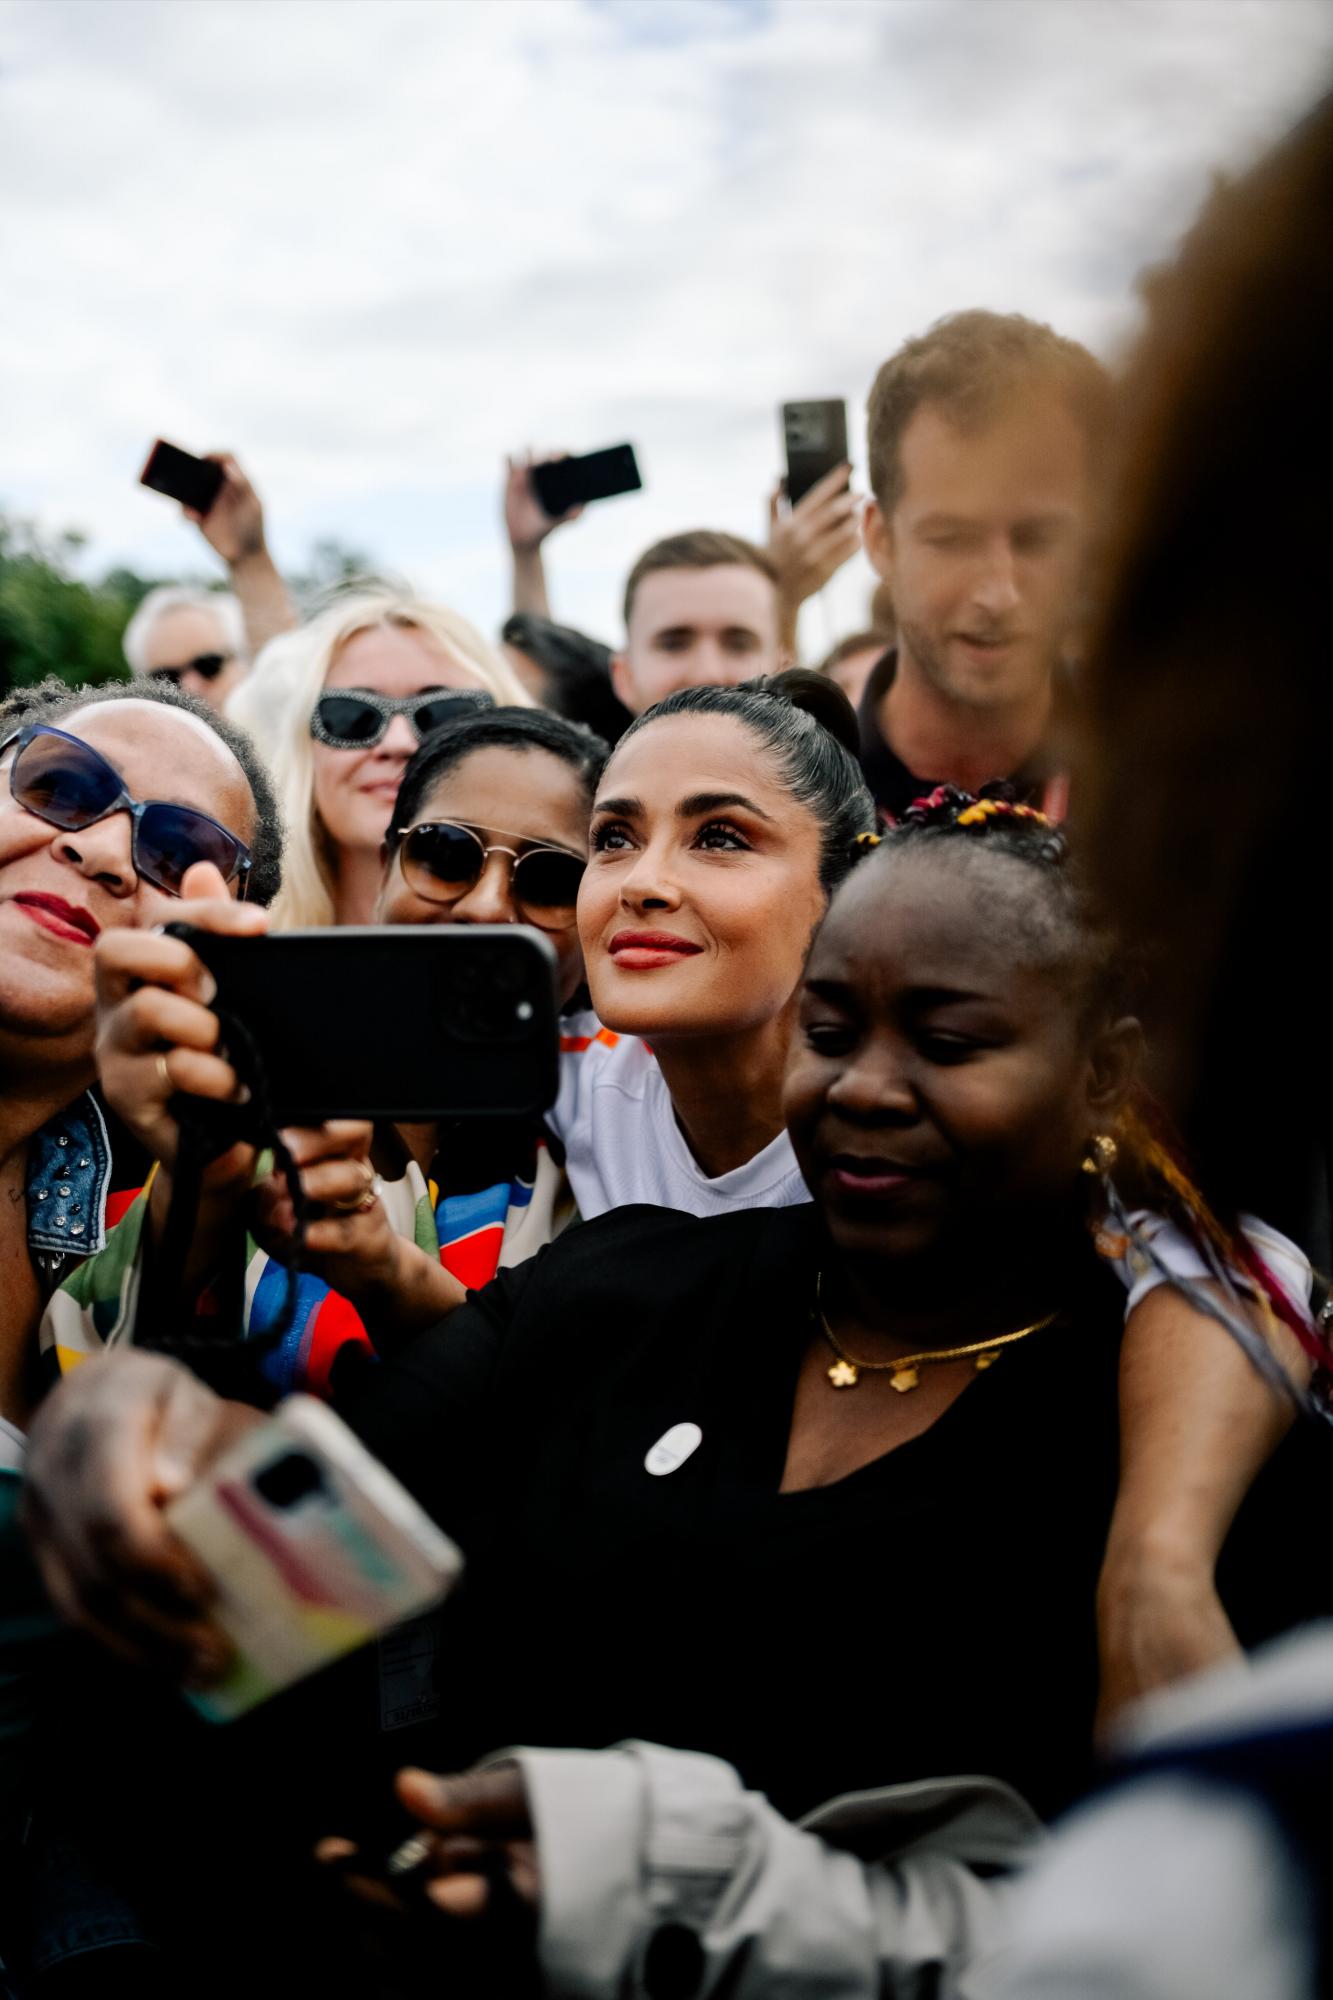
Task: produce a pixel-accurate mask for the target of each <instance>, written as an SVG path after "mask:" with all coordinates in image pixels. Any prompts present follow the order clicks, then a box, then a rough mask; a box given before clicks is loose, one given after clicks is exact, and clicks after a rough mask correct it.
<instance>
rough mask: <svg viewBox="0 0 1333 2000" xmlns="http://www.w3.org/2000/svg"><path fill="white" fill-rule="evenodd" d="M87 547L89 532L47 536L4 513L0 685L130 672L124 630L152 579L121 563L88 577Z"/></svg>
mask: <svg viewBox="0 0 1333 2000" xmlns="http://www.w3.org/2000/svg"><path fill="white" fill-rule="evenodd" d="M83 547H84V540H83V537H82V536H81V535H78V534H73V533H68V534H63V535H59V536H54V537H52V536H42V535H40V534H39V533H38V532H37V530H36V529H35V528H34V527H33V526H32V525H31V523H30V522H26V521H16V520H13V519H12V518H10V517H9V516H6V515H3V514H0V690H3V689H4V688H7V687H20V686H23V685H25V684H26V683H27V682H29V681H39V680H41V679H42V678H43V677H44V676H45V675H46V674H59V676H60V678H61V679H62V680H65V681H68V682H69V683H70V685H71V686H73V687H79V686H82V685H83V684H84V683H85V682H99V681H113V680H122V679H124V677H125V675H126V674H127V673H128V671H129V669H128V668H127V667H126V665H125V659H124V655H123V654H122V652H121V649H120V636H121V633H122V632H123V631H124V630H125V626H126V624H127V623H128V621H129V617H130V613H131V612H132V611H133V610H134V607H135V605H136V604H137V603H138V602H139V600H140V598H141V597H142V596H143V595H144V593H145V591H147V590H150V589H151V588H152V580H151V579H150V578H147V577H141V576H136V575H135V574H134V572H133V571H132V570H126V569H118V570H112V571H111V572H110V574H109V575H107V576H104V577H103V578H102V579H101V581H100V582H97V583H85V582H83V581H82V580H81V579H80V578H79V577H78V576H77V575H76V574H75V564H76V562H77V561H78V558H79V555H80V553H81V552H82V549H83Z"/></svg>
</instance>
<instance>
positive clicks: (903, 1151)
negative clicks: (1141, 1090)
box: [783, 850, 1137, 1269]
mask: <svg viewBox="0 0 1333 2000" xmlns="http://www.w3.org/2000/svg"><path fill="white" fill-rule="evenodd" d="M968 860H969V861H972V860H976V861H981V860H982V858H981V857H976V856H973V857H968ZM1034 894H1040V888H1039V884H1038V883H1037V882H1036V881H1035V879H1034V875H1033V871H1032V869H1030V868H1029V867H1027V866H1025V865H1024V864H1023V863H1021V862H1018V861H1014V860H1008V861H1006V860H1003V859H997V860H996V861H995V862H994V864H993V865H992V864H991V863H989V862H988V861H987V862H985V863H983V865H981V866H977V867H970V866H967V865H963V866H960V865H958V863H957V860H956V859H952V860H951V859H948V858H945V857H944V856H942V855H940V854H938V853H935V854H931V853H926V852H924V851H921V850H918V851H917V852H916V853H914V854H903V855H901V856H894V857H883V858H881V857H876V858H875V859H874V860H873V861H871V862H868V863H867V864H865V867H864V871H863V872H862V871H858V872H857V873H856V874H854V875H853V876H852V878H851V880H850V881H849V882H848V883H847V884H846V886H845V887H844V888H843V889H842V890H841V891H840V893H839V895H838V897H837V899H836V901H835V903H834V905H833V908H832V909H831V911H830V912H829V916H828V920H827V922H826V923H825V924H824V926H823V928H822V930H821V931H820V933H819V936H818V938H817V939H816V940H815V945H814V949H813V950H812V951H811V953H810V961H809V964H808V966H807V967H806V975H805V980H804V983H803V988H802V995H801V1004H800V1013H799V1018H798V1025H797V1027H796V1030H795V1033H794V1035H793V1037H792V1043H791V1050H790V1054H789V1056H788V1060H787V1075H786V1083H785V1088H784V1094H783V1113H784V1116H785V1118H786V1122H787V1127H788V1130H789V1131H790V1133H791V1138H792V1143H793V1145H794V1147H795V1149H796V1157H797V1159H798V1160H799V1161H800V1165H801V1171H802V1173H803V1174H804V1176H805V1179H806V1184H807V1185H808V1187H809V1188H810V1191H811V1193H812V1194H813V1195H814V1197H815V1199H816V1201H817V1202H818V1203H819V1205H820V1207H821V1208H822V1210H823V1212H824V1216H825V1220H826V1222H827V1224H828V1227H829V1230H830V1233H831V1235H832V1236H833V1239H834V1241H835V1242H836V1243H837V1244H838V1245H839V1247H840V1248H841V1249H842V1250H844V1251H845V1252H847V1253H849V1254H864V1255H869V1256H873V1257H894V1258H898V1257H921V1256H926V1257H929V1258H931V1259H932V1260H936V1259H939V1258H941V1257H944V1258H945V1259H953V1260H954V1261H955V1264H956V1266H957V1268H960V1269H961V1268H968V1269H972V1268H975V1266H976V1263H977V1260H978V1259H982V1260H984V1258H985V1256H986V1254H987V1246H991V1248H992V1249H994V1248H995V1246H997V1245H1007V1246H1008V1247H1009V1249H1010V1250H1011V1251H1012V1248H1013V1246H1014V1245H1015V1244H1020V1243H1023V1242H1027V1241H1030V1240H1031V1231H1032V1227H1033V1224H1034V1220H1037V1219H1040V1218H1042V1217H1043V1216H1049V1215H1050V1214H1051V1213H1052V1212H1053V1211H1055V1210H1057V1209H1058V1208H1059V1207H1060V1205H1061V1204H1062V1203H1065V1202H1068V1201H1069V1200H1070V1199H1071V1198H1076V1197H1077V1194H1078V1191H1079V1186H1080V1173H1079V1165H1080V1161H1081V1159H1082V1156H1083V1152H1084V1149H1085V1148H1086V1146H1087V1143H1088V1139H1089V1137H1090V1135H1091V1134H1092V1133H1093V1132H1095V1131H1096V1130H1098V1129H1099V1123H1100V1121H1102V1120H1104V1119H1105V1118H1106V1117H1107V1116H1108V1115H1110V1114H1111V1112H1112V1111H1113V1108H1114V1105H1115V1104H1118V1102H1119V1100H1120V1097H1121V1096H1122V1095H1123V1091H1124V1089H1126V1088H1127V1087H1128V1081H1129V1076H1130V1073H1131V1071H1132V1066H1133V1052H1134V1051H1135V1050H1136V1048H1137V1028H1136V1024H1134V1023H1133V1022H1125V1023H1120V1024H1117V1025H1116V1026H1114V1027H1109V1028H1107V1029H1106V1030H1099V1031H1098V1033H1097V1034H1092V1033H1091V1032H1089V1030H1088V1029H1087V1027H1086V1025H1085V1023H1084V1022H1083V1020H1082V1004H1081V1003H1082V999H1083V997H1084V996H1083V995H1082V993H1081V991H1080V987H1079V982H1078V979H1077V977H1074V976H1071V963H1070V960H1069V958H1068V955H1067V953H1066V954H1065V956H1064V958H1063V962H1062V958H1061V955H1060V954H1059V953H1058V952H1057V953H1056V954H1055V955H1052V954H1051V953H1049V952H1048V951H1046V950H1045V949H1041V950H1037V949H1034V948H1032V947H1031V946H1030V944H1028V943H1025V941H1024V939H1025V932H1027V931H1028V927H1027V926H1026V925H1025V923H1024V915H1023V905H1024V902H1025V901H1028V902H1030V900H1031V899H1032V897H1033V896H1034ZM1131 1030H1132V1031H1133V1033H1132V1034H1131V1033H1130V1032H1129V1031H1131ZM997 1254H999V1253H998V1252H997Z"/></svg>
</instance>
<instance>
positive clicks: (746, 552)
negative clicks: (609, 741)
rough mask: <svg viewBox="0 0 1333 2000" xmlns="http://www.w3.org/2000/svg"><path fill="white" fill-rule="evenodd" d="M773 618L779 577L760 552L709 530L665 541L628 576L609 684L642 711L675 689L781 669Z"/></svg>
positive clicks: (737, 538)
mask: <svg viewBox="0 0 1333 2000" xmlns="http://www.w3.org/2000/svg"><path fill="white" fill-rule="evenodd" d="M778 620H779V608H778V573H777V570H776V568H775V566H774V564H773V561H772V559H771V558H770V557H769V556H768V555H767V554H766V552H765V551H764V550H763V549H760V548H756V546H755V545H754V543H753V542H747V541H745V540H744V539H743V538H742V537H741V536H740V535H729V534H723V533H721V532H720V531H719V530H717V529H713V528H695V529H691V530H690V531H689V532H688V533H686V534H681V535H668V536H667V538H666V539H665V541H661V542H655V543H654V544H653V546H652V547H651V548H650V549H647V550H645V552H644V553H643V555H641V556H640V557H639V560H638V561H637V562H636V563H635V565H634V567H633V569H632V570H631V571H630V573H629V578H628V580H627V582H626V584H625V644H624V647H623V649H622V650H621V651H620V652H618V653H617V654H616V655H615V657H614V658H613V660H612V662H611V682H612V685H613V687H614V688H615V691H616V693H617V695H618V696H619V697H620V699H621V701H623V702H624V704H625V706H626V708H628V709H629V710H630V711H631V713H633V714H635V715H641V714H642V713H643V711H644V710H645V709H646V708H651V707H652V705H653V703H654V702H657V701H661V700H662V699H663V697H664V696H666V695H668V694H672V693H674V691H675V690H676V689H677V688H683V687H703V686H720V687H721V686H734V685H735V684H736V683H737V682H738V681H748V680H753V679H755V677H756V676H757V675H759V674H772V673H776V672H777V671H778V669H779V668H780V667H781V666H783V665H785V664H786V661H785V655H784V652H783V648H782V644H781V640H780V637H779V631H778Z"/></svg>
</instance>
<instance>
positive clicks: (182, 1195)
mask: <svg viewBox="0 0 1333 2000" xmlns="http://www.w3.org/2000/svg"><path fill="white" fill-rule="evenodd" d="M221 1025H222V1040H223V1044H224V1046H225V1047H226V1050H227V1054H228V1059H229V1060H230V1062H231V1064H232V1067H233V1068H234V1069H235V1071H236V1073H237V1075H238V1076H239V1078H240V1079H241V1082H242V1084H243V1085H244V1086H245V1087H246V1089H247V1090H248V1092H249V1097H248V1100H247V1101H246V1102H245V1103H244V1104H243V1105H226V1104H224V1105H219V1104H216V1103H213V1102H211V1101H209V1100H208V1099H205V1098H200V1097H188V1096H185V1095H183V1094H182V1095H178V1096H176V1097H175V1098H174V1099H173V1100H172V1109H173V1111H174V1112H175V1114H176V1122H177V1126H178V1129H179V1134H180V1139H179V1144H178V1147H177V1152H176V1168H175V1172H174V1174H173V1177H172V1185H171V1202H170V1205H169V1207H168V1210H167V1219H166V1223H165V1225H164V1227H163V1231H162V1238H161V1241H160V1242H159V1243H158V1244H157V1245H156V1246H153V1245H152V1244H151V1242H149V1243H148V1246H147V1249H146V1254H145V1257H144V1263H143V1271H142V1277H141V1280H140V1287H139V1298H138V1303H137V1307H136V1310H135V1316H134V1335H133V1340H134V1345H135V1346H136V1347H147V1348H156V1349H158V1350H159V1351H160V1350H168V1351H170V1352H173V1353H179V1354H182V1355H188V1354H189V1352H191V1351H192V1350H199V1349H206V1350H208V1351H209V1352H212V1353H216V1352H217V1351H218V1350H219V1349H222V1348H235V1347H237V1346H239V1345H244V1347H245V1349H246V1352H247V1356H248V1357H253V1355H254V1354H255V1353H256V1352H257V1351H260V1350H263V1351H267V1350H268V1349H269V1348H272V1347H275V1346H276V1345H277V1344H278V1343H279V1342H280V1341H281V1340H282V1339H283V1337H284V1335H285V1334H286V1333H287V1331H288V1328H289V1327H290V1326H291V1324H292V1321H293V1319H294V1317H295V1314H296V1300H297V1286H298V1280H299V1278H300V1273H301V1270H302V1267H303V1264H304V1261H305V1233H306V1225H307V1223H308V1221H309V1204H308V1203H307V1201H306V1198H305V1191H304V1189H303V1188H302V1186H301V1174H300V1169H299V1168H298V1166H297V1164H296V1162H295V1160H294V1159H293V1158H292V1155H291V1152H290V1151H289V1149H288V1147H287V1145H286V1143H285V1141H284V1140H283V1138H282V1135H281V1133H280V1132H279V1130H278V1126H277V1120H276V1117H275V1115H274V1111H273V1100H272V1096H271V1093H270V1090H269V1084H268V1075H267V1072H266V1070H265V1066H264V1060H263V1057H262V1055H261V1054H260V1051H259V1046H258V1044H257V1043H256V1041H255V1039H254V1037H253V1036H252V1035H251V1033H250V1031H249V1029H248V1028H247V1027H246V1026H245V1024H244V1022H242V1021H239V1020H237V1018H236V1017H235V1016H234V1015H224V1016H222V1022H221ZM240 1138H246V1139H248V1140H250V1141H251V1142H252V1143H253V1144H254V1145H256V1146H259V1147H268V1148H270V1149H271V1150H272V1153H273V1159H274V1164H275V1166H276V1167H277V1168H278V1170H279V1171H280V1172H281V1174H282V1176H283V1179H284V1180H285V1182H286V1184H287V1193H288V1195H289V1197H290V1199H291V1204H292V1214H293V1218H294V1225H293V1230H292V1247H291V1252H290V1255H289V1257H288V1258H287V1260H286V1270H287V1282H286V1288H285V1291H284V1294H283V1301H282V1305H281V1308H280V1309H279V1312H278V1314H277V1317H276V1319H275V1321H274V1323H273V1325H272V1326H271V1327H270V1328H269V1330H268V1331H267V1332H266V1333H265V1334H264V1335H263V1336H262V1338H261V1339H259V1340H256V1341H254V1342H250V1341H246V1340H244V1335H243V1331H242V1320H243V1314H244V1302H243V1296H242V1295H241V1294H238V1295H237V1296H236V1297H235V1298H234V1299H231V1300H228V1301H227V1302H226V1304H227V1307H228V1308H229V1309H226V1310H224V1311H223V1312H222V1313H221V1314H220V1315H219V1324H220V1325H221V1327H222V1328H223V1329H224V1331H223V1332H222V1333H221V1334H219V1335H218V1336H216V1337H209V1336H208V1335H203V1334H200V1333H199V1331H198V1325H199V1322H198V1318H197V1315H196V1313H195V1312H194V1310H193V1305H192V1303H191V1302H190V1301H189V1300H187V1298H186V1295H185V1293H186V1286H185V1274H186V1269H187V1266H188V1263H189V1256H190V1246H191V1244H192V1242H193V1240H194V1234H195V1230H196V1228H197V1225H198V1216H199V1203H200V1198H201V1195H202V1192H203V1178H204V1171H205V1169H206V1168H207V1166H208V1165H209V1163H210V1162H211V1161H212V1160H215V1159H217V1158H218V1157H219V1156H220V1155H221V1154H222V1153H224V1152H225V1151H226V1150H227V1148H228V1147H229V1146H232V1145H234V1144H235V1143H236V1142H237V1140H238V1139H240ZM243 1283H244V1274H243V1273H242V1293H243Z"/></svg>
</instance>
